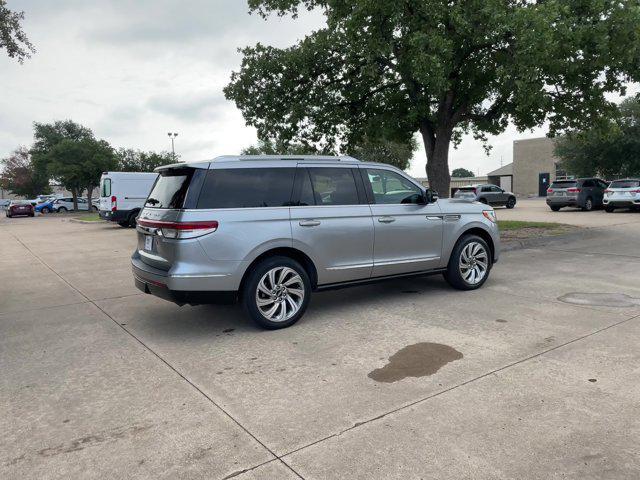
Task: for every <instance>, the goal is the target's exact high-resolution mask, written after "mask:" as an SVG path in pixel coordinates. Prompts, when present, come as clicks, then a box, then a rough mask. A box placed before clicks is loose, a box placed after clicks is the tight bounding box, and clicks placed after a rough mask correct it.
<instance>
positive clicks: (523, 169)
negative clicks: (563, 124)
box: [513, 137, 559, 196]
mask: <svg viewBox="0 0 640 480" xmlns="http://www.w3.org/2000/svg"><path fill="white" fill-rule="evenodd" d="M554 146H555V140H553V139H552V138H547V137H541V138H528V139H526V140H515V141H514V142H513V193H515V194H516V195H520V196H546V194H547V188H549V184H550V183H551V182H553V181H554V180H555V179H556V174H557V173H558V172H557V170H558V169H557V164H558V161H559V159H558V158H557V157H556V156H555V155H554V153H553V150H554Z"/></svg>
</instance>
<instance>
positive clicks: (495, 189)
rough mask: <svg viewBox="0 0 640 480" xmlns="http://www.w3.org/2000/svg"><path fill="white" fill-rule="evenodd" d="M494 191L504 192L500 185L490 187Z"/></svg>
mask: <svg viewBox="0 0 640 480" xmlns="http://www.w3.org/2000/svg"><path fill="white" fill-rule="evenodd" d="M490 188H491V191H492V192H493V193H502V189H501V188H500V187H490Z"/></svg>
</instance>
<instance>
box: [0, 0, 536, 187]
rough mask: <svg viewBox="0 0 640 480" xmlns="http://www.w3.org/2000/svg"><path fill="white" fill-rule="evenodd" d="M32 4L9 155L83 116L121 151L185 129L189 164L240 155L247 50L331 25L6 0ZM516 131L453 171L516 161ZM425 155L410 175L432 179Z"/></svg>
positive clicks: (137, 4) (132, 5) (3, 128)
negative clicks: (239, 92)
mask: <svg viewBox="0 0 640 480" xmlns="http://www.w3.org/2000/svg"><path fill="white" fill-rule="evenodd" d="M7 4H8V7H9V8H10V9H12V10H24V12H25V17H26V18H25V21H24V30H25V32H26V33H27V35H28V36H29V39H30V40H31V42H32V43H33V44H34V46H35V47H36V49H37V53H36V54H35V55H33V57H32V58H31V59H28V60H26V61H25V62H24V64H22V65H20V64H19V63H17V62H16V61H15V60H12V59H9V58H8V57H7V56H6V54H4V52H2V54H0V158H2V157H5V156H6V155H8V154H9V153H10V152H11V151H12V150H13V149H15V148H16V147H17V146H18V145H30V144H31V142H32V135H33V130H32V124H33V122H34V121H38V122H51V121H54V120H59V119H67V118H70V119H73V120H74V121H76V122H79V123H81V124H83V125H85V126H88V127H90V128H91V129H93V131H94V133H95V134H96V136H97V137H98V138H104V139H106V140H107V141H109V142H110V143H111V144H112V145H113V146H114V147H131V148H136V149H143V150H168V149H170V140H169V138H168V137H167V132H169V131H172V132H178V137H177V140H176V151H177V153H179V154H180V155H181V156H182V160H202V159H208V158H212V157H215V156H218V155H225V154H229V155H230V154H238V153H239V152H240V150H241V149H242V148H244V147H247V146H249V145H251V144H253V143H255V141H256V135H255V130H254V129H253V128H250V127H247V126H245V124H244V120H243V118H242V115H241V114H240V112H239V111H238V110H237V109H236V107H235V105H234V104H233V103H232V102H229V101H227V100H225V98H224V95H223V93H222V89H223V87H224V86H225V85H226V84H227V83H228V82H229V77H230V74H231V72H232V71H233V70H237V69H238V68H239V65H240V55H239V54H238V53H237V48H238V47H243V46H246V45H253V44H255V43H256V42H261V43H264V44H270V45H274V46H279V47H282V46H288V45H290V44H292V43H294V42H295V41H296V40H298V39H300V38H302V37H303V36H304V35H305V34H307V33H309V32H310V31H312V30H313V29H316V28H319V27H321V26H322V24H323V17H322V16H321V15H320V14H319V13H305V14H302V15H301V16H300V17H299V18H298V19H296V20H292V19H289V18H278V17H277V16H272V17H270V18H269V19H268V20H266V21H265V20H263V19H262V18H261V17H259V16H258V15H249V14H248V7H247V5H246V1H245V0H185V1H178V0H173V1H171V0H136V1H127V0H92V1H91V2H87V1H84V0H55V1H52V0H8V2H7ZM544 134H545V130H543V129H538V130H535V131H533V132H525V133H517V132H516V131H515V129H513V128H511V129H509V130H508V131H507V132H505V133H504V134H502V135H499V136H497V137H491V139H490V144H491V145H492V146H493V150H492V152H491V153H490V155H489V156H486V155H485V153H484V151H483V149H482V146H481V144H480V143H479V142H476V141H475V140H473V139H472V138H471V137H469V138H465V140H464V141H463V143H462V145H461V146H460V147H459V148H458V149H457V150H452V152H451V154H450V166H451V168H452V169H453V168H457V167H465V168H468V169H470V170H473V171H474V172H476V173H480V174H486V173H487V172H488V171H490V170H493V169H495V168H497V167H499V166H500V164H501V161H502V162H503V163H504V164H506V163H509V162H510V161H511V157H512V143H513V140H514V139H517V138H530V137H534V136H543V135H544ZM424 163H425V157H424V150H423V149H422V148H421V149H420V150H419V151H418V152H416V154H415V157H414V160H413V162H412V166H411V168H410V170H409V173H411V174H412V175H414V176H424Z"/></svg>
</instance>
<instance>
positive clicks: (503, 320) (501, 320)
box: [496, 318, 507, 323]
mask: <svg viewBox="0 0 640 480" xmlns="http://www.w3.org/2000/svg"><path fill="white" fill-rule="evenodd" d="M496 322H498V323H507V321H506V320H505V319H503V318H497V319H496Z"/></svg>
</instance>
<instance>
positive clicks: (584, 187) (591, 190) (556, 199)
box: [547, 178, 608, 212]
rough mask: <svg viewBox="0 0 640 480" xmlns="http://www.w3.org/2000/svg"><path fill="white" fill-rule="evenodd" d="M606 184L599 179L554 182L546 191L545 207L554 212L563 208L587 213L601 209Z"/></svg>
mask: <svg viewBox="0 0 640 480" xmlns="http://www.w3.org/2000/svg"><path fill="white" fill-rule="evenodd" d="M607 185H608V184H607V182H605V181H604V180H601V179H599V178H576V179H573V180H571V179H570V180H556V181H555V182H553V183H552V184H551V185H549V188H548V189H547V205H549V208H551V210H553V211H554V212H557V211H558V210H560V209H561V208H563V207H574V208H581V209H582V210H584V211H586V212H589V211H591V210H593V209H594V208H598V207H602V198H603V197H604V191H605V189H606V188H607Z"/></svg>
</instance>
